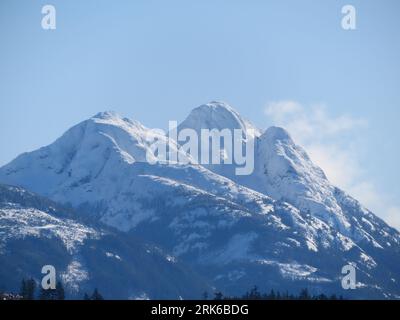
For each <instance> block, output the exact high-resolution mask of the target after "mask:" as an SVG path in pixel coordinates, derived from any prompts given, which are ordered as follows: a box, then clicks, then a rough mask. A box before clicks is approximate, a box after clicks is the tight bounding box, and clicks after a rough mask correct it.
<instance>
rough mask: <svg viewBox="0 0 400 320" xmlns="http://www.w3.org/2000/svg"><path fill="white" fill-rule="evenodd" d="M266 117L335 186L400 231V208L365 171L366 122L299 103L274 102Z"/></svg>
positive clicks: (266, 110)
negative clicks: (362, 142)
mask: <svg viewBox="0 0 400 320" xmlns="http://www.w3.org/2000/svg"><path fill="white" fill-rule="evenodd" d="M265 113H266V115H267V116H268V118H269V119H270V120H271V122H272V123H273V124H274V125H277V126H282V127H284V128H285V129H286V130H288V131H289V132H290V134H291V135H292V137H293V138H294V140H295V141H296V142H297V143H298V144H300V145H301V146H303V147H304V148H305V149H306V150H307V152H308V154H309V155H310V157H311V159H312V160H313V161H314V163H316V164H317V165H319V166H320V167H321V168H322V169H323V170H324V171H325V173H326V175H327V177H328V179H329V180H330V181H331V182H332V183H333V184H335V185H337V186H339V187H340V188H342V189H344V190H346V191H347V192H348V193H349V194H351V195H352V196H353V197H355V198H356V199H358V200H359V201H360V202H361V203H363V205H365V206H366V207H367V208H369V209H370V210H372V211H374V212H375V213H377V214H378V215H380V216H381V217H382V218H384V219H385V220H386V221H388V223H389V224H391V225H392V226H395V227H397V228H398V229H399V230H400V207H398V206H395V205H391V204H390V199H388V196H386V195H384V194H382V193H381V192H380V191H379V190H377V188H376V186H375V185H374V183H373V181H371V179H370V177H368V174H367V172H365V171H364V170H363V169H362V165H361V161H360V157H361V150H360V149H359V148H358V143H357V142H358V141H359V140H360V139H362V135H361V133H362V129H364V128H366V127H367V126H368V122H367V121H366V120H365V119H358V118H354V117H351V116H350V115H346V114H345V115H339V116H331V115H330V114H329V113H328V111H327V108H326V107H325V106H324V105H314V106H309V107H305V106H303V105H301V104H300V103H298V102H296V101H278V102H271V103H269V104H268V105H267V106H266V108H265Z"/></svg>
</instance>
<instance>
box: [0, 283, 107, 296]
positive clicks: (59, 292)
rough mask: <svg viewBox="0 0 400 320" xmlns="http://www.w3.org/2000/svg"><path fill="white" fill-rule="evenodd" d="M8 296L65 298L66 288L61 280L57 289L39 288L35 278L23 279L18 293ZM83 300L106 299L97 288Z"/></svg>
mask: <svg viewBox="0 0 400 320" xmlns="http://www.w3.org/2000/svg"><path fill="white" fill-rule="evenodd" d="M6 297H9V298H10V299H17V300H65V290H64V287H63V284H62V282H61V281H58V282H57V285H56V288H55V289H47V290H45V289H43V288H39V289H38V290H37V285H36V281H35V280H34V279H32V278H31V279H23V280H22V282H21V288H20V291H19V294H18V295H15V294H7V295H6ZM83 300H104V299H103V296H102V295H101V293H100V292H99V290H98V289H97V288H96V289H94V291H93V293H92V294H91V295H88V294H87V293H85V294H84V296H83Z"/></svg>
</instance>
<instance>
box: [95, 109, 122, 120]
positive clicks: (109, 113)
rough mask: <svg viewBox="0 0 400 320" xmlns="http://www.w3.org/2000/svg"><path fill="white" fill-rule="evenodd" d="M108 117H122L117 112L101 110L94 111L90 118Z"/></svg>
mask: <svg viewBox="0 0 400 320" xmlns="http://www.w3.org/2000/svg"><path fill="white" fill-rule="evenodd" d="M93 118H94V119H110V118H122V117H121V116H120V115H119V114H118V113H117V112H115V111H112V110H107V111H102V112H99V113H96V114H95V115H94V116H93V117H92V119H93Z"/></svg>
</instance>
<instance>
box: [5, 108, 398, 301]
mask: <svg viewBox="0 0 400 320" xmlns="http://www.w3.org/2000/svg"><path fill="white" fill-rule="evenodd" d="M184 128H191V129H194V130H196V131H199V130H201V129H214V128H215V129H229V130H233V129H242V130H244V132H249V133H251V134H252V135H251V137H250V138H251V139H254V140H255V159H254V160H255V169H254V172H253V173H252V174H251V175H250V176H237V175H235V174H233V172H234V169H235V165H234V164H222V165H204V166H202V165H183V164H179V163H178V164H161V163H156V164H149V163H148V162H147V161H146V151H147V150H148V148H149V142H148V139H147V138H148V136H149V134H155V133H154V132H153V131H152V132H150V131H149V129H147V128H145V127H144V126H143V125H141V124H140V123H138V122H137V121H131V120H128V119H126V118H122V117H120V116H118V115H117V114H114V113H110V112H107V113H100V114H98V115H96V116H94V117H93V118H91V119H88V120H86V121H84V122H82V123H80V124H78V125H76V126H75V127H73V128H72V129H70V130H68V131H67V132H66V133H65V134H64V135H63V136H62V137H61V138H59V139H58V140H57V141H55V142H54V143H53V144H51V145H49V146H47V147H44V148H41V149H39V150H37V151H34V152H30V153H25V154H22V155H21V156H19V157H18V158H17V159H15V160H14V161H12V162H11V163H9V164H8V165H6V166H4V167H2V168H0V182H2V183H7V184H13V185H19V186H22V187H24V188H27V189H28V190H32V191H34V192H37V193H39V194H41V195H43V196H46V197H49V198H50V199H52V200H53V201H57V202H59V203H63V204H70V205H71V206H72V207H74V208H76V209H78V210H79V212H81V215H85V216H90V218H91V219H96V220H99V221H101V222H102V223H105V224H107V225H109V226H112V227H115V228H116V229H118V230H120V231H121V232H123V234H126V235H127V236H128V235H134V236H135V237H138V238H140V239H141V241H143V242H144V243H152V244H155V245H157V246H158V247H160V248H162V250H164V251H165V252H167V253H168V254H169V255H170V256H171V257H173V259H178V260H179V261H182V262H183V263H185V264H186V265H188V266H189V267H190V268H191V269H193V270H195V272H196V273H197V274H198V276H199V277H203V278H206V279H208V281H209V282H210V283H211V284H212V285H214V286H215V287H217V288H218V289H220V290H223V291H225V292H227V293H243V292H244V291H246V290H247V289H248V288H249V287H251V286H253V285H255V284H256V285H258V286H259V287H261V288H265V289H271V288H274V289H275V288H277V289H288V290H293V291H294V290H298V289H300V288H302V287H305V286H308V287H309V288H311V289H312V290H314V291H323V292H325V293H336V294H337V293H342V294H344V295H345V296H349V297H350V296H352V297H358V298H361V297H380V298H383V297H392V298H393V297H399V296H400V284H399V281H400V270H399V269H398V265H399V262H400V235H399V233H398V232H397V231H396V230H395V229H393V228H390V227H389V226H388V225H387V224H385V223H384V222H383V221H382V220H381V219H379V218H377V217H376V216H375V215H374V214H373V213H371V212H369V211H368V210H367V209H365V208H363V207H362V206H361V205H360V204H359V203H358V202H357V201H356V200H354V199H352V198H351V197H350V196H348V195H346V194H345V193H344V192H343V191H341V190H340V189H338V188H336V187H335V186H333V185H332V184H331V183H330V182H329V181H328V180H327V178H326V177H325V175H324V173H323V171H322V170H321V169H320V168H318V167H317V166H315V165H314V164H313V163H312V161H311V160H310V159H309V157H308V156H307V154H306V152H305V151H304V150H303V149H302V148H301V147H299V146H297V145H296V144H295V143H294V142H293V140H292V139H291V137H290V136H289V134H288V133H287V132H286V131H285V130H284V129H282V128H276V127H272V128H269V129H267V130H266V131H265V132H262V131H261V130H259V129H257V128H256V127H255V126H253V125H252V124H251V123H250V122H248V121H247V120H244V119H243V118H241V117H240V115H239V114H238V113H237V112H236V111H235V110H234V109H233V108H231V107H230V106H229V105H227V104H225V103H219V102H211V103H209V104H206V105H203V106H200V107H198V108H196V109H194V110H193V111H192V112H191V113H190V114H189V116H188V117H187V119H186V120H185V121H184V122H183V123H181V124H180V125H179V126H178V129H184ZM157 138H158V139H165V141H166V139H168V138H167V137H164V136H161V135H160V136H158V137H157ZM247 138H248V137H247ZM246 141H247V140H246V139H245V137H243V141H242V142H243V143H246ZM172 147H173V148H175V147H176V148H177V149H178V145H177V144H176V143H175V142H173V146H172ZM178 152H182V151H181V150H180V151H178ZM182 156H183V157H189V156H188V155H185V154H183V155H182ZM132 254H133V253H132ZM349 263H350V264H353V265H355V266H356V268H357V281H358V288H357V289H356V290H351V291H346V292H342V291H341V290H342V289H341V281H340V279H341V276H342V275H341V270H342V267H343V266H344V265H346V264H349ZM143 264H144V262H143ZM116 290H117V289H116ZM194 291H195V290H194Z"/></svg>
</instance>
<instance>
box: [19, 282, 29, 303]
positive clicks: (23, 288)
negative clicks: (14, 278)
mask: <svg viewBox="0 0 400 320" xmlns="http://www.w3.org/2000/svg"><path fill="white" fill-rule="evenodd" d="M19 295H20V296H21V297H22V299H23V300H27V297H28V288H27V285H26V281H25V279H22V281H21V288H20V290H19Z"/></svg>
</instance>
